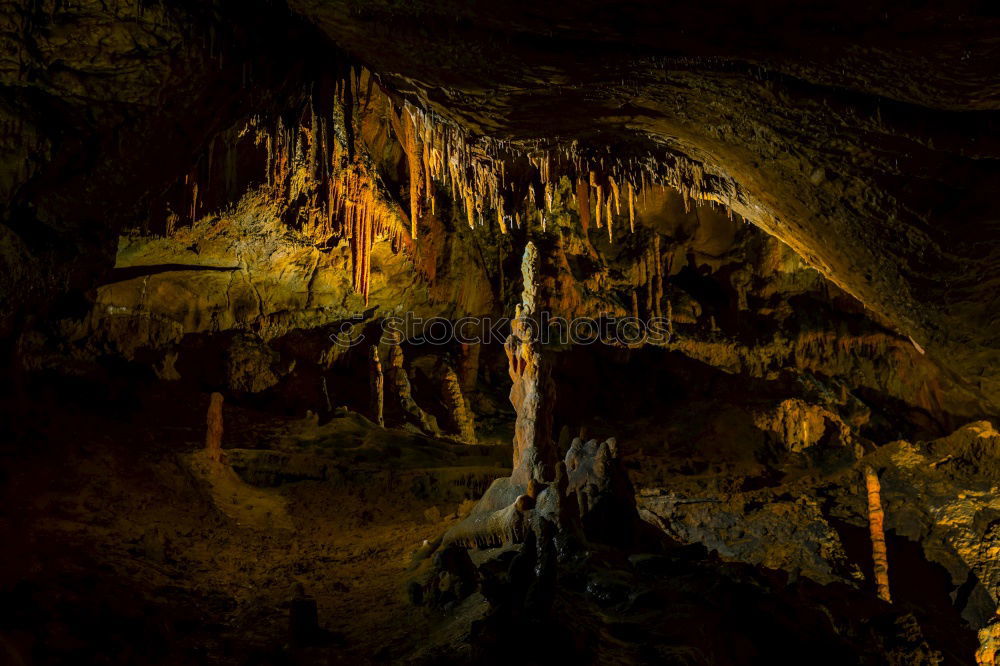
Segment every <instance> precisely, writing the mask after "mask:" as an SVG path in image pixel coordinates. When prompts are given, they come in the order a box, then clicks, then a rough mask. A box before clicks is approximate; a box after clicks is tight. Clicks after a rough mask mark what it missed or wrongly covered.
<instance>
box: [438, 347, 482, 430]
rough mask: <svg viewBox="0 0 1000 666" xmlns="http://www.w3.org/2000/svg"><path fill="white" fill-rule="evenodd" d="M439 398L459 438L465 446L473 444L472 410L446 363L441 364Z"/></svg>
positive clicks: (453, 372)
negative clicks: (442, 401)
mask: <svg viewBox="0 0 1000 666" xmlns="http://www.w3.org/2000/svg"><path fill="white" fill-rule="evenodd" d="M441 396H442V398H443V400H444V404H445V407H446V408H447V409H448V412H449V414H451V419H452V421H453V422H454V424H455V426H457V428H458V436H459V438H460V439H461V440H462V441H463V442H465V443H466V444H475V443H476V425H475V421H474V417H473V414H472V410H471V409H469V405H468V402H467V401H466V398H465V394H464V393H463V391H462V385H461V382H460V381H459V379H458V375H457V374H456V373H455V370H454V369H453V368H452V367H451V365H449V364H448V363H443V364H442V369H441Z"/></svg>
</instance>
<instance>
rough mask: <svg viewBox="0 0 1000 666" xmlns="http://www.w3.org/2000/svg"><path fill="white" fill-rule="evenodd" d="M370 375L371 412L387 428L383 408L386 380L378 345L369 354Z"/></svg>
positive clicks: (372, 347)
mask: <svg viewBox="0 0 1000 666" xmlns="http://www.w3.org/2000/svg"><path fill="white" fill-rule="evenodd" d="M368 362H369V365H368V375H369V379H370V381H371V404H370V407H371V410H372V416H373V417H374V419H375V422H376V423H378V424H379V425H380V426H383V427H384V426H385V419H384V418H383V415H382V411H383V410H382V408H383V405H384V402H385V378H384V376H383V375H382V362H381V361H380V360H379V357H378V345H372V346H371V351H370V352H369V354H368Z"/></svg>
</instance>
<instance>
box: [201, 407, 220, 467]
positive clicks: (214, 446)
mask: <svg viewBox="0 0 1000 666" xmlns="http://www.w3.org/2000/svg"><path fill="white" fill-rule="evenodd" d="M222 401H223V398H222V394H221V393H219V392H215V393H213V394H212V397H211V398H210V399H209V402H208V416H207V420H208V428H207V430H206V432H205V449H206V450H207V451H208V457H209V459H210V460H212V461H214V462H218V463H221V462H222V458H223V453H222Z"/></svg>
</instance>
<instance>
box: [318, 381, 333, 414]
mask: <svg viewBox="0 0 1000 666" xmlns="http://www.w3.org/2000/svg"><path fill="white" fill-rule="evenodd" d="M320 389H321V390H322V392H323V405H324V406H325V407H326V411H327V413H328V414H329V413H330V412H332V411H333V403H331V402H330V391H329V390H328V388H327V385H326V377H323V378H321V379H320Z"/></svg>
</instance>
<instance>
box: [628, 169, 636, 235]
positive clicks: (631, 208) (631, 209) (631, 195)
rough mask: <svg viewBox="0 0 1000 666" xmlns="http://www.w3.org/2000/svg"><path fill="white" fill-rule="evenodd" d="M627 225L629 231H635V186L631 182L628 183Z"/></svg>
mask: <svg viewBox="0 0 1000 666" xmlns="http://www.w3.org/2000/svg"><path fill="white" fill-rule="evenodd" d="M628 227H629V231H630V232H632V233H633V234H634V233H635V187H633V186H632V182H631V181H629V184H628Z"/></svg>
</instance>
